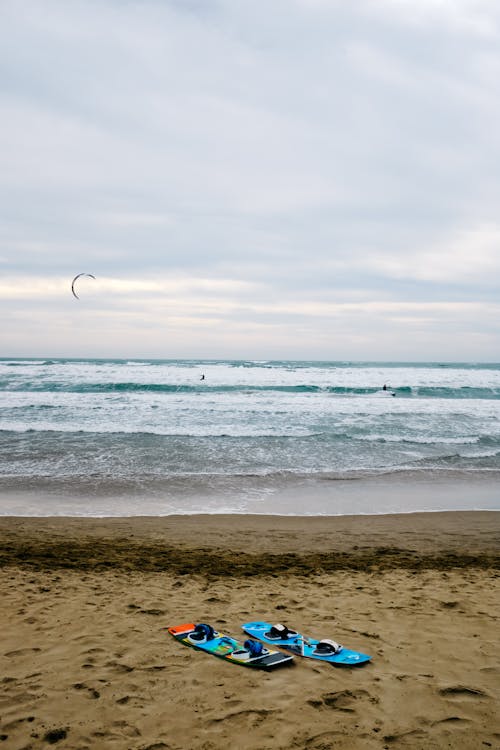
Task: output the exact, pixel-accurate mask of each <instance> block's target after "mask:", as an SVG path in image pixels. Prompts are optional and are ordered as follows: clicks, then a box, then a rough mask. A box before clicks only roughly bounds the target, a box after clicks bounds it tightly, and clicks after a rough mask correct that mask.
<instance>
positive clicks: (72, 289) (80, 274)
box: [71, 273, 95, 299]
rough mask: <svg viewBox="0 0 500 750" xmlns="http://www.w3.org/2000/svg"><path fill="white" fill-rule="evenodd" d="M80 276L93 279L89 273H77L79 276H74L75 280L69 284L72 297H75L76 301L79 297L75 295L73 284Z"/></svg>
mask: <svg viewBox="0 0 500 750" xmlns="http://www.w3.org/2000/svg"><path fill="white" fill-rule="evenodd" d="M80 276H90V278H91V279H95V276H92V274H91V273H79V274H78V275H77V276H75V278H74V279H73V281H72V282H71V291H72V292H73V295H74V296H75V297H76V298H77V299H80V297H79V296H78V294H77V293H76V292H75V282H76V280H77V279H79V278H80Z"/></svg>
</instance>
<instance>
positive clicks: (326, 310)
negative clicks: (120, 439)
mask: <svg viewBox="0 0 500 750" xmlns="http://www.w3.org/2000/svg"><path fill="white" fill-rule="evenodd" d="M0 129H1V137H0V218H1V225H0V315H1V320H2V322H1V326H0V356H104V357H105V356H123V357H134V356H135V357H144V356H156V357H166V358H168V357H179V356H184V357H210V358H217V357H234V358H273V359H281V358H289V359H301V358H311V359H333V360H337V359H343V360H344V359H356V360H366V359H377V360H426V359H430V360H461V361H462V360H479V361H500V3H499V2H498V0H418V2H415V0H265V1H264V0H170V1H169V0H128V1H127V0H22V2H19V0H1V2H0ZM80 272H87V273H92V274H94V275H95V277H96V279H95V281H94V280H92V279H90V278H82V279H80V284H79V287H78V291H79V295H80V299H79V300H77V299H75V298H74V297H73V296H72V295H71V289H70V285H71V279H72V278H73V276H75V275H76V274H77V273H80Z"/></svg>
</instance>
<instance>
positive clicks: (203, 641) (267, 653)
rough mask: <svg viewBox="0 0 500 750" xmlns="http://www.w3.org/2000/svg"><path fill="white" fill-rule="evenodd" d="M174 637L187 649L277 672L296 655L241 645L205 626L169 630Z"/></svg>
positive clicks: (257, 643)
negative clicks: (277, 668) (276, 670)
mask: <svg viewBox="0 0 500 750" xmlns="http://www.w3.org/2000/svg"><path fill="white" fill-rule="evenodd" d="M167 630H168V632H169V633H170V635H172V636H173V637H174V638H175V639H176V640H177V641H179V642H180V643H183V644H184V645H186V646H192V648H196V649H199V650H200V651H205V652H206V653H207V654H212V655H213V656H218V657H219V658H221V659H225V660H226V661H229V662H231V663H232V664H239V665H240V666H242V667H253V668H254V669H274V668H275V667H279V666H281V665H283V664H290V662H291V661H292V659H293V656H292V655H289V654H284V653H283V652H282V651H275V650H272V649H268V648H266V647H265V646H264V645H263V644H262V643H261V642H260V641H254V640H250V639H249V640H247V641H245V642H244V643H240V642H239V641H237V640H236V639H235V638H230V637H229V636H227V635H224V634H223V633H219V632H218V631H217V630H214V628H212V626H211V625H207V624H205V623H198V624H197V625H196V624H194V623H192V622H187V623H184V624H182V625H174V626H173V627H170V628H167Z"/></svg>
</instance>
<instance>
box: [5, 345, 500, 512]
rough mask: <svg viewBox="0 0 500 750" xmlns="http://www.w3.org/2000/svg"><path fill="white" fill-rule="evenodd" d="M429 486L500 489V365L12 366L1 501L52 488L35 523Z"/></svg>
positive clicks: (241, 507)
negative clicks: (350, 487) (390, 481)
mask: <svg viewBox="0 0 500 750" xmlns="http://www.w3.org/2000/svg"><path fill="white" fill-rule="evenodd" d="M202 376H204V377H203V379H202ZM384 384H386V385H387V388H388V391H383V390H382V387H383V385H384ZM391 393H394V394H395V395H394V396H392V395H390V394H391ZM417 475H418V476H419V477H422V476H426V477H435V476H437V475H439V476H440V477H441V478H442V477H443V476H449V477H451V478H453V479H455V478H456V477H458V476H460V477H461V478H462V479H463V478H466V479H467V478H470V479H474V480H477V479H478V477H482V478H485V479H493V478H496V477H497V475H498V476H500V364H474V363H457V364H450V363H374V362H363V363H353V362H270V361H261V362H255V361H248V362H241V361H206V360H189V361H186V360H173V361H167V360H165V361H158V360H127V361H125V360H123V361H122V360H87V359H85V360H73V359H51V360H39V359H32V360H19V359H10V360H9V359H3V360H0V490H8V492H9V494H11V495H12V492H13V491H15V492H19V493H22V492H28V493H33V492H34V491H35V489H36V490H40V489H41V488H42V489H43V490H44V492H43V504H42V500H40V505H39V506H37V503H36V500H35V499H34V498H33V497H32V498H31V499H30V503H29V513H35V514H38V513H40V514H45V513H48V512H59V510H58V508H59V507H62V506H61V505H60V503H61V502H62V500H61V498H67V497H68V496H79V497H85V499H86V500H85V502H86V504H85V505H84V506H78V507H79V508H80V510H79V513H82V509H81V508H82V507H83V510H84V511H85V513H86V514H89V515H92V514H94V513H97V511H96V509H97V508H99V513H98V514H100V515H102V514H107V513H108V512H109V514H116V513H118V514H120V513H123V514H129V513H130V512H132V510H133V512H134V513H137V512H141V508H150V506H149V505H148V502H149V500H150V499H151V498H154V499H155V505H154V509H156V510H155V512H158V513H162V512H168V513H170V512H191V511H192V509H193V502H192V498H193V497H195V496H196V497H197V498H198V500H197V502H198V505H197V506H196V508H197V509H199V508H201V509H203V503H201V505H200V503H199V495H200V493H201V494H203V493H209V494H210V498H211V499H210V505H209V507H208V506H207V509H208V510H209V512H219V511H221V510H224V511H229V512H245V511H248V508H249V507H250V503H251V502H254V503H255V502H262V503H263V506H262V507H263V512H264V510H265V504H266V502H267V500H268V499H269V497H270V496H272V495H273V493H275V492H276V490H277V488H279V491H280V492H281V491H282V489H283V487H286V486H288V485H291V484H293V483H295V484H297V482H298V483H301V482H302V483H303V482H307V483H308V485H310V484H311V482H312V481H324V480H331V481H334V480H338V481H347V480H349V481H354V480H362V481H363V482H365V483H366V481H367V480H369V479H370V478H372V479H376V478H380V477H381V476H384V477H386V478H387V477H391V476H392V477H397V480H398V481H400V478H401V477H402V476H403V477H404V476H408V477H415V476H417ZM58 498H59V500H58ZM106 498H109V508H107V506H106V502H107V500H106ZM111 498H112V500H111ZM163 500H165V502H164V504H163V505H162V502H163ZM58 502H59V505H57V503H58ZM322 502H323V505H326V506H328V503H329V500H328V498H327V497H325V498H324V500H323V501H322ZM401 505H402V506H404V502H403V501H402V502H401ZM16 507H17V512H19V510H21V511H22V510H23V506H22V505H21V506H20V507H19V504H18V505H17V506H16ZM64 507H65V508H66V507H67V504H66V505H64ZM252 507H253V506H252ZM120 508H122V510H120ZM399 509H400V510H404V509H406V508H405V507H401V508H399ZM24 510H25V512H28V511H26V509H24ZM372 510H373V509H372ZM377 510H378V509H377V508H375V511H376V512H377ZM2 512H3V513H6V512H8V513H10V512H12V505H11V504H10V501H9V502H8V503H7V504H6V500H5V498H4V500H0V513H2ZM148 512H150V511H148ZM319 512H336V509H335V508H332V507H324V508H323V506H322V507H321V508H320V510H319Z"/></svg>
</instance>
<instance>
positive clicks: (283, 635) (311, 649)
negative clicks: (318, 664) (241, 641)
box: [242, 621, 371, 667]
mask: <svg viewBox="0 0 500 750" xmlns="http://www.w3.org/2000/svg"><path fill="white" fill-rule="evenodd" d="M242 628H243V630H244V631H245V633H247V634H248V635H251V636H253V637H254V638H258V639H259V640H261V641H264V643H269V644H273V645H274V646H279V647H280V648H285V649H287V651H291V652H292V653H293V654H297V655H298V656H305V657H307V658H310V659H319V661H328V662H330V663H332V664H338V665H339V666H345V667H354V666H356V665H358V664H365V663H366V662H367V661H370V659H371V656H367V654H362V653H360V652H359V651H352V650H351V649H349V648H345V646H341V645H340V644H339V643H336V642H335V641H332V640H330V639H327V638H325V639H324V640H321V641H319V640H317V639H316V638H306V636H304V635H302V634H301V633H297V632H296V631H295V630H289V629H288V628H287V627H286V626H285V625H281V623H279V624H277V625H271V623H270V622H260V621H258V622H247V623H245V625H242Z"/></svg>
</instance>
